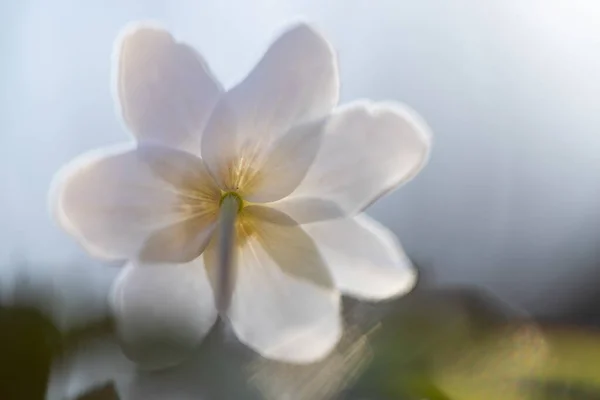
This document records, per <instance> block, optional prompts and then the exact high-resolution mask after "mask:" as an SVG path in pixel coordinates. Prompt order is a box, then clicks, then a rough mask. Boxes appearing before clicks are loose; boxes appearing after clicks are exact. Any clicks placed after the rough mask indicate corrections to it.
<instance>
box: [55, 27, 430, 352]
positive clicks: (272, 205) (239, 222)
mask: <svg viewBox="0 0 600 400" xmlns="http://www.w3.org/2000/svg"><path fill="white" fill-rule="evenodd" d="M116 54H117V57H116V66H115V77H116V82H115V84H116V96H117V98H118V102H119V104H120V111H121V114H122V116H123V119H124V121H125V123H126V125H127V127H128V128H129V130H130V131H131V133H132V134H133V136H134V139H135V140H134V142H133V143H131V144H128V145H124V146H119V147H115V148H110V149H101V150H100V151H95V152H92V153H89V154H85V155H83V156H82V157H80V158H79V159H77V160H75V161H73V162H71V163H70V164H68V165H67V166H66V167H65V168H64V169H63V170H62V171H61V172H60V173H59V174H57V177H56V179H55V182H54V184H53V190H52V196H51V199H52V210H53V213H54V215H55V217H56V219H57V220H58V222H59V223H60V224H61V226H62V227H63V228H64V229H65V230H67V231H68V232H69V233H70V234H72V235H73V236H74V237H75V238H77V239H78V240H79V241H80V242H81V244H82V245H83V246H84V247H85V248H86V249H87V250H88V251H89V252H90V253H91V254H93V255H95V256H99V257H103V258H108V259H127V260H129V262H128V264H127V266H126V267H125V269H124V270H123V272H122V274H121V276H120V278H119V279H118V280H117V282H116V283H115V286H114V293H113V306H114V310H115V314H116V318H117V321H118V324H119V331H120V334H121V336H122V339H123V341H124V343H125V344H126V346H125V348H126V349H127V344H129V345H131V346H132V347H134V348H135V346H134V343H135V342H136V340H138V339H140V337H142V336H144V335H146V333H147V332H148V331H149V330H150V328H156V327H158V326H160V327H161V328H162V329H166V330H167V331H168V332H167V333H168V334H172V335H175V336H177V337H178V338H179V342H178V343H183V344H186V345H189V346H194V345H196V344H197V343H199V341H200V340H201V339H202V337H203V336H204V335H205V334H206V332H207V331H208V330H209V329H210V327H211V326H212V325H213V323H214V322H215V320H216V318H217V314H218V312H217V310H216V306H215V304H216V303H215V299H214V294H213V293H215V294H217V295H218V296H219V295H221V294H222V292H223V289H224V288H225V289H227V287H225V286H223V285H224V284H231V287H230V288H229V289H230V290H231V298H230V299H229V303H228V304H227V307H226V308H224V309H223V310H221V311H222V313H223V314H224V316H226V317H227V318H228V319H229V321H230V322H231V327H232V328H233V330H234V332H235V333H236V335H237V337H238V338H239V339H240V340H241V341H242V342H243V343H245V344H247V345H248V346H249V347H251V348H253V349H255V350H256V351H258V352H259V353H260V354H262V355H264V356H266V357H270V358H275V359H280V360H287V361H296V362H309V361H313V360H316V359H319V358H321V357H323V356H324V355H325V354H327V352H328V351H329V350H330V349H332V347H333V346H334V345H335V344H336V342H337V341H338V339H339V337H340V331H341V324H340V310H339V309H340V292H341V293H345V294H349V295H351V296H355V297H359V298H362V299H371V300H379V299H384V298H388V297H392V296H397V295H401V294H404V293H406V292H408V291H409V290H410V289H411V288H412V287H413V285H414V282H415V272H414V270H413V268H412V266H411V264H410V261H409V260H408V259H407V257H406V256H405V255H404V253H403V251H402V250H401V247H400V246H399V244H398V243H397V241H396V239H395V237H394V235H393V234H391V233H390V232H389V231H388V230H387V229H385V228H384V227H383V226H381V225H379V224H378V223H376V222H375V221H373V220H371V219H369V218H368V217H367V216H365V215H360V214H359V213H360V212H361V211H362V210H363V209H364V208H365V207H366V206H368V205H369V204H371V203H372V202H373V201H374V200H376V199H377V198H378V197H379V196H381V195H383V194H384V193H387V192H388V191H389V190H391V189H393V188H395V187H397V186H399V185H400V184H402V183H404V182H406V181H408V180H409V179H410V178H412V177H413V176H414V175H415V174H416V173H417V172H418V171H419V170H420V169H421V168H422V167H423V165H424V164H425V162H426V160H427V157H428V154H429V148H430V142H431V138H430V135H429V131H428V128H427V126H426V125H425V123H424V122H423V121H422V120H421V119H420V118H419V117H418V116H417V115H415V113H414V112H412V111H410V110H409V109H407V108H405V107H403V106H401V105H398V104H395V103H371V102H361V103H353V104H350V105H347V106H343V107H340V108H337V109H334V107H335V106H336V104H337V102H338V92H339V83H338V70H337V62H336V56H335V54H334V52H333V50H332V48H331V46H330V45H329V44H328V43H327V42H326V41H325V40H324V39H323V38H322V37H321V36H320V35H319V34H318V33H317V32H315V31H314V30H313V29H312V28H310V27H309V26H307V25H303V24H299V25H296V26H294V27H292V28H291V29H289V30H287V31H286V32H284V33H283V34H282V35H281V36H280V37H279V38H278V39H277V40H276V41H275V42H274V43H273V44H272V45H271V47H270V48H269V50H268V51H267V52H266V54H265V55H264V57H263V58H262V60H261V61H260V62H259V64H258V65H257V66H256V67H255V69H254V70H253V71H252V72H251V73H250V74H249V75H248V77H247V78H245V79H244V80H243V81H242V82H241V83H239V84H238V85H236V86H235V87H233V88H232V89H230V90H227V91H224V90H223V89H222V88H221V86H220V85H219V83H217V82H216V81H215V79H214V78H213V76H212V74H211V73H210V71H209V69H208V67H207V64H206V63H205V61H204V60H203V59H202V58H201V56H200V55H199V54H197V53H196V52H195V51H194V50H193V49H192V48H191V47H189V46H187V45H185V44H183V43H179V42H177V41H176V40H175V39H174V38H173V37H172V36H171V35H170V34H169V33H168V32H166V31H164V30H161V29H160V28H157V27H151V26H148V25H146V26H137V27H136V28H134V29H128V30H127V31H126V32H125V33H124V35H123V36H122V38H121V40H119V41H118V46H117V52H116ZM226 203H227V204H228V206H227V207H229V208H231V207H233V212H232V213H230V214H229V215H230V216H231V217H234V218H235V235H234V237H235V242H234V243H233V244H232V246H233V249H234V250H233V251H232V252H231V254H232V255H233V256H234V260H233V262H234V265H233V267H232V271H231V272H232V273H231V275H230V276H229V277H227V276H225V277H224V276H223V274H222V272H223V271H222V270H220V268H222V264H223V262H224V260H223V259H222V258H223V256H224V255H227V254H228V253H227V252H225V253H223V248H227V247H228V244H227V243H223V242H221V239H219V237H220V236H219V235H217V234H216V232H217V231H219V229H218V228H217V226H218V221H219V220H220V218H221V219H222V218H223V215H226V214H227V213H225V212H224V211H223V207H225V204H226ZM220 216H221V217H220ZM224 229H225V228H224ZM226 236H227V235H225V236H223V235H221V237H226ZM222 253H223V254H222ZM223 278H225V279H223ZM184 347H185V346H184ZM129 355H130V356H131V357H132V358H134V359H137V360H138V361H140V362H144V363H150V364H152V363H153V361H152V360H150V359H147V358H149V356H148V354H147V353H145V352H144V351H137V352H136V351H135V350H130V351H129ZM169 357H171V356H168V357H167V358H168V359H169ZM172 357H173V359H172V360H171V359H169V360H168V362H175V361H176V360H175V359H176V358H178V357H179V356H172Z"/></svg>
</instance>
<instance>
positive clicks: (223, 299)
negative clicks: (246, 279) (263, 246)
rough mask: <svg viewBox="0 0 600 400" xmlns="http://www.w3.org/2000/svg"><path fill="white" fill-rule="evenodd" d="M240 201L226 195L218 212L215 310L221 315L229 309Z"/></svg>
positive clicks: (234, 196)
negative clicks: (217, 264) (217, 265)
mask: <svg viewBox="0 0 600 400" xmlns="http://www.w3.org/2000/svg"><path fill="white" fill-rule="evenodd" d="M240 206H241V199H240V197H239V196H237V195H236V194H229V193H228V194H226V195H224V196H223V198H222V199H221V207H220V210H219V246H218V248H219V250H218V260H219V272H218V289H217V296H216V298H217V310H218V311H219V313H220V314H221V315H225V312H226V311H227V309H228V308H229V303H230V301H231V293H232V290H233V282H232V280H233V251H234V246H235V220H236V217H237V214H238V212H239V210H240Z"/></svg>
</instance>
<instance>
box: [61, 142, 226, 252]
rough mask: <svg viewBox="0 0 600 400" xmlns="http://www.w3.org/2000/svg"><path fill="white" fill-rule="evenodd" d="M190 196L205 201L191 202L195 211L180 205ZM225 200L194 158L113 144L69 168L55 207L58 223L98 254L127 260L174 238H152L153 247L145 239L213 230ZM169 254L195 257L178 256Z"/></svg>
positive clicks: (195, 235) (154, 148)
mask: <svg viewBox="0 0 600 400" xmlns="http://www.w3.org/2000/svg"><path fill="white" fill-rule="evenodd" d="M190 193H192V194H193V195H194V196H195V197H201V198H202V199H201V200H198V199H194V201H192V202H191V203H192V205H193V213H190V210H189V207H188V209H186V207H185V206H182V204H183V205H186V204H188V203H190V200H189V197H190ZM199 193H200V194H201V196H199V195H198V194H199ZM219 195H220V192H219V190H218V188H217V187H216V186H215V184H214V183H213V182H212V179H211V178H210V176H209V175H208V174H207V173H206V171H205V169H204V167H203V164H202V160H200V159H199V158H197V157H195V156H193V155H191V154H189V153H185V152H182V151H178V150H174V149H169V148H166V147H158V146H138V147H137V148H134V147H132V146H115V147H113V148H107V149H102V150H97V151H93V152H90V153H87V154H84V155H83V156H81V157H79V158H77V159H75V160H74V161H72V162H71V163H69V164H68V165H67V166H65V167H64V168H63V169H62V170H61V171H60V172H59V173H58V174H57V175H56V177H55V180H54V182H53V187H52V189H51V203H52V204H51V207H52V210H53V212H54V215H55V216H56V219H57V221H58V222H59V224H60V225H61V226H62V227H63V228H64V229H66V230H67V231H68V232H69V233H70V234H72V235H73V236H75V237H76V238H77V239H78V240H79V241H80V242H81V243H82V244H83V245H84V247H85V248H86V249H87V250H88V251H90V252H91V253H92V254H93V255H95V256H98V257H102V258H108V259H124V258H131V257H134V256H136V255H137V254H138V252H139V251H140V250H141V249H142V248H143V247H144V246H145V247H146V248H147V247H148V246H153V247H156V246H159V247H160V245H161V244H165V249H168V247H166V245H167V244H169V241H170V240H172V238H164V237H163V238H164V239H166V240H163V241H162V242H160V241H157V240H156V239H155V238H154V239H153V241H151V242H150V243H149V244H148V245H146V241H147V240H148V239H149V238H150V237H151V236H152V235H153V234H155V233H156V232H159V231H161V230H162V229H164V228H167V227H169V226H171V225H173V224H177V223H182V222H184V221H187V220H191V223H193V224H195V225H194V226H195V227H196V228H197V231H194V232H190V231H189V230H188V231H186V232H187V233H189V235H187V236H183V235H180V236H179V237H178V238H179V239H181V240H182V241H186V242H192V241H196V240H197V239H198V237H200V236H201V235H202V234H203V232H206V231H209V230H211V229H212V228H213V224H214V220H215V219H216V211H217V210H216V206H214V205H215V204H217V202H218V198H219ZM213 208H214V210H213ZM201 210H204V212H203V213H202V212H200V211H201ZM194 218H195V219H194ZM198 220H201V221H200V222H201V223H199V222H198ZM181 246H183V245H181ZM175 247H176V246H170V248H175ZM201 251H202V249H201V248H199V249H198V250H197V255H199V254H200V252H201ZM148 253H151V252H148ZM164 257H168V258H169V259H172V260H173V261H186V260H185V259H186V258H188V259H189V258H190V256H189V254H179V253H173V252H170V253H167V252H165V256H164ZM149 261H152V260H149ZM156 261H158V262H160V261H164V260H161V259H158V260H156Z"/></svg>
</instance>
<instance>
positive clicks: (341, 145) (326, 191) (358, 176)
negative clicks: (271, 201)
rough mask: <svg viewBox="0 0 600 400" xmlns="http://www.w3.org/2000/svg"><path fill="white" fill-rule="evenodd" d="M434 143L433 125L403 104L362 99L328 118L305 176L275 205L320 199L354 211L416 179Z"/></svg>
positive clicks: (351, 212)
mask: <svg viewBox="0 0 600 400" xmlns="http://www.w3.org/2000/svg"><path fill="white" fill-rule="evenodd" d="M430 147H431V134H430V132H429V128H428V127H427V125H426V124H425V122H424V121H423V120H422V119H421V118H420V117H419V116H418V115H417V114H416V113H415V112H414V111H412V110H410V109H408V108H406V107H404V106H401V105H399V104H393V103H368V102H364V103H355V104H350V105H348V106H345V107H341V108H340V109H338V110H337V111H336V112H335V113H334V114H333V115H332V116H331V117H330V118H329V121H328V123H327V127H326V128H325V134H324V136H323V140H322V145H321V148H320V151H319V154H318V155H317V158H316V160H315V161H314V163H313V164H312V166H311V168H310V169H309V171H308V173H307V175H306V177H305V179H304V180H303V181H302V183H301V184H300V186H298V188H297V189H296V190H295V191H294V192H293V193H292V194H291V195H290V196H289V197H288V198H285V199H284V200H282V203H281V204H275V205H274V206H275V207H277V208H279V209H285V208H286V205H285V204H284V203H285V202H288V201H296V202H297V201H299V200H301V199H306V198H309V199H310V198H321V199H324V200H330V201H333V202H335V203H336V204H338V205H339V206H340V207H341V208H342V210H344V211H345V212H346V213H347V214H350V215H352V214H354V213H356V212H358V211H360V210H362V209H364V208H365V207H367V206H368V205H369V204H371V203H372V202H373V201H375V200H376V199H377V198H379V197H380V196H381V195H383V194H385V193H387V192H388V191H390V190H392V189H394V188H395V187H397V186H399V185H401V184H403V183H405V182H407V181H408V180H410V179H411V178H412V177H414V176H415V175H416V174H417V173H418V172H419V171H420V170H421V168H422V167H423V166H424V165H425V164H426V162H427V160H428V157H429V150H430ZM291 216H292V217H293V218H294V217H295V215H293V214H291Z"/></svg>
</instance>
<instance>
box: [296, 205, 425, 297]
mask: <svg viewBox="0 0 600 400" xmlns="http://www.w3.org/2000/svg"><path fill="white" fill-rule="evenodd" d="M303 228H304V229H305V231H306V232H307V233H308V234H309V235H310V236H311V237H312V238H313V239H314V241H315V243H316V245H317V246H318V248H319V251H320V252H321V254H322V256H323V258H324V259H325V261H326V262H327V265H328V267H329V270H330V271H331V273H332V275H333V279H334V281H335V283H336V286H337V287H338V289H340V290H341V291H342V292H343V293H346V294H348V295H351V296H353V297H358V298H361V299H365V300H382V299H387V298H390V297H394V296H400V295H403V294H405V293H407V292H409V291H410V290H411V289H412V288H413V287H414V286H415V284H416V281H417V272H416V270H415V269H414V268H413V266H412V263H411V262H410V260H409V259H408V257H407V256H406V254H405V253H404V251H403V250H402V247H401V246H400V243H398V240H397V239H396V237H395V235H394V234H393V233H392V232H391V231H389V230H388V229H387V228H385V227H384V226H382V225H381V224H379V223H378V222H377V221H375V220H373V219H372V218H370V217H368V216H366V215H364V214H361V215H358V216H356V217H354V218H344V219H337V220H333V221H323V222H318V223H314V224H307V225H304V226H303Z"/></svg>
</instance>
